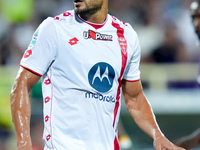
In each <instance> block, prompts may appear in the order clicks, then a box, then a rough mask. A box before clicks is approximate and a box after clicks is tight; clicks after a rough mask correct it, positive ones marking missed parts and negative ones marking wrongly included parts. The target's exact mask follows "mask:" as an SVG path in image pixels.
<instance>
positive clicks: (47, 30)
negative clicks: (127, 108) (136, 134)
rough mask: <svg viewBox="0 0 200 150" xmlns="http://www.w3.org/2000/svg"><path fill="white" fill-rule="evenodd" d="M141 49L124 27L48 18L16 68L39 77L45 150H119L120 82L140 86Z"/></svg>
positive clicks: (110, 21) (114, 22) (67, 16)
mask: <svg viewBox="0 0 200 150" xmlns="http://www.w3.org/2000/svg"><path fill="white" fill-rule="evenodd" d="M139 61H140V45H139V40H138V37H137V34H136V33H135V31H134V30H133V29H132V27H131V26H130V25H129V24H125V23H123V22H121V21H119V20H118V19H116V18H115V17H113V16H111V15H108V16H107V19H106V21H105V23H104V24H93V23H90V22H86V21H84V20H82V19H81V18H80V17H78V16H77V15H76V14H75V12H74V10H70V11H67V12H65V13H63V14H61V15H59V16H57V17H55V18H47V19H46V20H45V21H44V22H43V23H42V24H41V25H40V26H39V28H38V29H37V30H36V32H35V33H34V35H33V38H32V41H31V43H30V45H29V47H28V49H27V50H26V52H25V54H24V57H23V58H22V60H21V64H20V65H21V66H22V67H24V68H26V69H28V70H30V71H32V72H33V73H36V74H38V75H40V76H42V90H43V99H44V106H43V107H44V108H43V109H44V110H43V113H44V133H43V139H44V141H45V148H44V149H47V150H119V149H120V148H119V143H118V138H117V123H118V119H119V113H120V105H121V101H120V98H121V85H122V83H121V80H122V79H125V80H128V81H130V82H134V81H138V80H140V71H139Z"/></svg>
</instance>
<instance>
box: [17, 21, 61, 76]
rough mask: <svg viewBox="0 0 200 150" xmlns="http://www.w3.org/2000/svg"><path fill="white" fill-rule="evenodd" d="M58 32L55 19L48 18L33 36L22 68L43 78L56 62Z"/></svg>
mask: <svg viewBox="0 0 200 150" xmlns="http://www.w3.org/2000/svg"><path fill="white" fill-rule="evenodd" d="M56 43H57V32H56V26H55V24H54V19H53V18H47V19H46V20H44V21H43V22H42V23H41V25H40V26H39V27H38V28H37V30H36V31H35V33H34V34H33V37H32V40H31V43H30V45H29V46H28V49H27V50H26V51H25V53H24V56H23V58H22V59H21V62H20V66H22V67H24V68H26V69H28V70H30V71H32V72H34V73H36V74H38V75H40V76H42V75H43V74H44V73H45V72H46V71H47V69H48V68H49V66H50V65H51V63H52V62H53V61H54V60H55V57H56V51H57V45H56Z"/></svg>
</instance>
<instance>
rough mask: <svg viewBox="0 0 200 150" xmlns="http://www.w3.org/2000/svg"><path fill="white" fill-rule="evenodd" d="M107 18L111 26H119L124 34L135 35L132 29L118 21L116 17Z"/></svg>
mask: <svg viewBox="0 0 200 150" xmlns="http://www.w3.org/2000/svg"><path fill="white" fill-rule="evenodd" d="M109 17H110V18H111V19H112V22H113V25H115V26H119V27H120V28H122V29H124V31H125V32H126V33H129V34H133V35H137V33H136V32H135V30H134V29H133V27H132V26H131V25H130V24H129V23H127V22H124V21H121V20H119V19H118V18H117V17H115V16H112V15H109Z"/></svg>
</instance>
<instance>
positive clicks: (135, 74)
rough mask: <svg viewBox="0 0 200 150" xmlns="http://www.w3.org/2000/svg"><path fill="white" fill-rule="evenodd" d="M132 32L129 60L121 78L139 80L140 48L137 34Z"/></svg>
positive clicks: (131, 80)
mask: <svg viewBox="0 0 200 150" xmlns="http://www.w3.org/2000/svg"><path fill="white" fill-rule="evenodd" d="M133 33H134V34H132V38H131V39H132V40H133V42H132V43H133V44H131V48H130V49H131V51H132V55H131V56H130V61H129V62H128V64H127V66H126V69H125V72H124V75H123V79H125V80H128V81H130V82H134V81H139V80H140V70H139V66H140V57H141V48H140V43H139V39H138V36H137V34H136V33H135V32H133ZM130 53H131V52H130Z"/></svg>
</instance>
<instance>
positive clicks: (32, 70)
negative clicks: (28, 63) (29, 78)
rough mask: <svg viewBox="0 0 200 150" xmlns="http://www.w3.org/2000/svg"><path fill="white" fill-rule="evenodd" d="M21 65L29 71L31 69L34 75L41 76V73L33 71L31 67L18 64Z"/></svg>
mask: <svg viewBox="0 0 200 150" xmlns="http://www.w3.org/2000/svg"><path fill="white" fill-rule="evenodd" d="M20 66H21V67H23V68H25V69H27V70H29V71H31V72H32V73H34V74H36V75H38V76H40V77H41V76H42V75H41V74H39V73H37V72H36V71H33V70H32V69H30V68H28V67H25V66H23V65H20Z"/></svg>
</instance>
